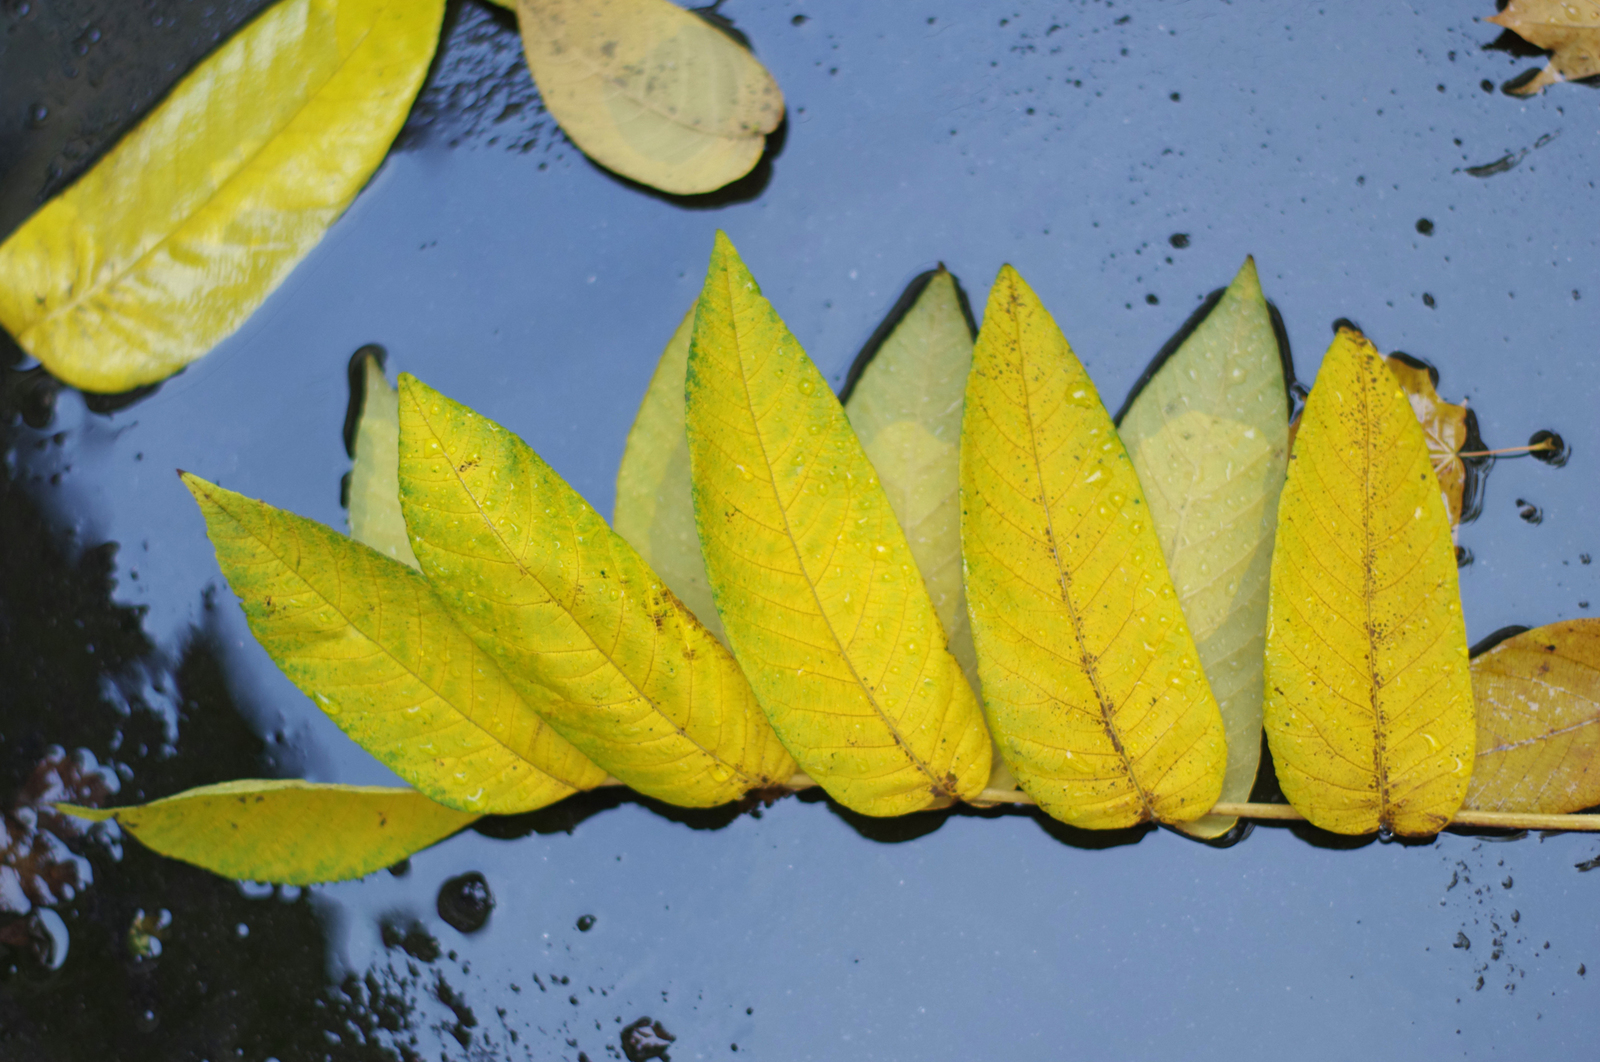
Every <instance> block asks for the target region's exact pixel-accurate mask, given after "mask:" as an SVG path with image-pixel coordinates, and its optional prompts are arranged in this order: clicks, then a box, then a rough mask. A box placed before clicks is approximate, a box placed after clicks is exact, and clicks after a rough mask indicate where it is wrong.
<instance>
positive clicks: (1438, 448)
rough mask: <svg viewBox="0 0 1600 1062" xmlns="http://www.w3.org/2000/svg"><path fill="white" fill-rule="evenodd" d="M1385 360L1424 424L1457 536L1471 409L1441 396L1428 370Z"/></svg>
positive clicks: (1394, 358)
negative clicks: (1468, 421) (1453, 403)
mask: <svg viewBox="0 0 1600 1062" xmlns="http://www.w3.org/2000/svg"><path fill="white" fill-rule="evenodd" d="M1384 360H1385V361H1387V362H1388V363H1389V369H1390V371H1392V372H1393V373H1394V375H1395V378H1396V379H1398V380H1399V381H1400V389H1401V390H1402V391H1404V392H1405V393H1406V398H1408V399H1410V401H1411V409H1412V411H1413V412H1415V413H1416V415H1417V420H1419V421H1421V422H1422V434H1423V437H1424V438H1425V439H1426V440H1427V442H1428V456H1429V457H1430V458H1431V459H1432V460H1433V473H1434V475H1436V476H1438V477H1439V487H1440V490H1441V491H1442V492H1443V493H1444V508H1445V511H1446V512H1447V513H1449V514H1450V533H1451V535H1452V536H1454V534H1455V531H1456V527H1457V525H1459V524H1460V523H1461V499H1462V495H1463V494H1464V493H1465V491H1466V487H1467V466H1466V463H1465V462H1464V461H1462V459H1461V451H1462V449H1463V448H1464V447H1465V446H1466V445H1467V436H1468V435H1469V434H1470V432H1469V430H1468V426H1467V407H1466V406H1465V405H1459V406H1457V405H1452V404H1451V403H1449V402H1446V401H1445V400H1444V399H1442V398H1440V397H1439V392H1438V391H1436V390H1434V385H1433V375H1432V374H1431V373H1430V372H1429V371H1428V369H1427V367H1426V366H1422V365H1416V364H1413V363H1412V362H1410V361H1409V360H1407V359H1405V358H1402V357H1400V356H1398V355H1395V354H1391V355H1389V356H1388V357H1387V358H1385V359H1384Z"/></svg>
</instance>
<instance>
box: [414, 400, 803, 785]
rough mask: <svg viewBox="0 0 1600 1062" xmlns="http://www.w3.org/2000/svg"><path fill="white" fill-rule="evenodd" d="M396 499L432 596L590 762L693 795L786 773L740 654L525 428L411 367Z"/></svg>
mask: <svg viewBox="0 0 1600 1062" xmlns="http://www.w3.org/2000/svg"><path fill="white" fill-rule="evenodd" d="M400 502H401V506H402V508H403V509H404V511H405V517H406V526H407V527H408V528H409V529H410V532H411V543H412V547H413V548H414V549H415V550H416V553H417V559H418V560H420V561H421V562H422V570H423V571H424V572H426V573H427V576H428V579H429V581H430V583H431V584H432V585H433V587H434V589H435V590H436V592H437V593H438V595H439V597H440V599H441V600H442V601H443V602H444V603H445V605H446V606H447V607H448V608H450V609H451V610H452V612H453V613H454V614H455V616H456V618H457V619H458V620H459V621H460V623H461V625H462V627H463V628H465V629H466V631H467V632H468V634H470V635H471V637H472V639H473V640H474V641H475V642H476V643H477V645H478V647H479V648H481V649H482V650H483V651H484V652H486V653H488V654H489V655H490V656H491V657H493V658H494V659H495V660H496V661H498V662H499V663H500V665H501V667H502V668H503V669H504V670H505V672H506V674H507V675H508V677H509V678H510V679H511V680H512V682H513V684H514V685H515V686H517V688H518V689H519V690H521V691H522V692H523V696H524V697H525V698H527V699H528V700H529V701H530V702H532V703H537V704H538V705H539V710H540V713H541V714H542V715H543V716H544V718H545V719H546V720H547V721H548V722H549V723H550V725H551V726H553V727H555V729H556V730H557V731H558V732H559V733H561V734H562V736H564V737H565V738H566V739H567V740H568V741H570V742H572V744H573V745H575V746H577V748H578V749H579V750H580V751H581V752H583V753H584V754H585V755H586V756H588V757H589V758H590V759H591V760H593V761H594V762H595V763H597V764H599V765H600V766H601V767H604V768H605V769H606V770H608V771H610V772H611V774H613V775H615V776H616V777H617V778H619V779H621V780H622V781H623V782H625V783H627V784H628V785H629V786H632V787H633V788H634V789H636V790H638V791H639V792H641V793H644V794H645V795H646V796H653V797H656V798H657V799H660V800H665V801H667V802H668V803H672V804H681V805H686V806H690V807H709V806H712V805H715V804H722V803H725V802H727V801H730V800H736V799H738V798H739V797H740V796H742V795H744V794H745V793H747V792H749V791H750V790H752V789H759V788H764V787H767V786H772V785H780V784H783V783H786V782H787V781H788V780H789V778H790V777H791V776H792V774H793V773H794V761H793V760H792V759H790V757H789V754H788V753H787V752H785V751H784V749H783V746H782V745H781V744H780V743H779V741H778V738H777V735H775V734H774V733H773V732H772V727H771V726H770V725H769V724H768V723H767V720H766V718H765V717H764V716H763V715H762V714H761V710H760V708H759V706H758V705H757V704H756V700H755V696H754V695H753V694H752V693H751V691H750V685H749V683H747V682H746V681H745V678H744V676H743V674H741V673H740V671H739V666H738V664H736V663H735V662H734V660H733V657H732V656H730V655H729V654H728V651H727V650H726V649H724V648H723V647H722V644H721V643H720V642H718V641H717V640H716V639H715V638H713V637H712V636H711V635H710V633H709V632H707V631H706V629H705V628H704V627H703V626H701V625H700V623H699V622H697V621H696V620H695V618H694V616H693V615H691V614H690V613H689V611H688V609H686V608H684V607H683V605H682V604H681V603H680V602H679V601H678V599H677V598H676V597H675V596H674V595H673V593H672V591H671V590H669V589H667V587H666V586H665V584H663V583H662V582H661V580H660V578H659V577H657V576H656V574H655V573H654V572H653V571H651V570H650V567H649V565H647V564H646V563H645V562H644V561H643V560H641V559H640V557H639V555H638V553H636V552H635V551H634V549H633V547H631V546H629V545H628V543H627V542H625V541H624V540H623V539H622V537H621V536H620V535H617V534H616V533H615V532H613V531H612V530H611V529H610V528H609V527H607V526H606V522H605V521H604V520H603V519H601V517H600V514H599V513H597V512H595V511H594V509H593V508H591V507H590V506H589V504H588V503H587V502H585V501H584V500H583V499H582V498H581V497H579V496H578V494H577V492H575V491H574V490H573V489H572V488H571V487H569V486H567V484H566V483H565V482H563V481H562V479H561V477H559V476H557V475H556V474H555V472H554V471H553V470H552V469H551V468H550V466H549V465H547V464H545V463H544V461H543V460H541V459H540V457H539V455H538V454H536V453H534V452H533V450H532V449H530V448H529V447H528V445H527V444H526V443H524V442H523V441H522V440H521V439H519V438H517V437H516V436H515V435H513V434H511V433H510V432H509V431H506V430H505V429H504V428H502V427H501V426H500V425H498V424H495V423H494V422H493V421H490V420H488V419H486V418H484V417H481V416H479V415H478V414H476V413H474V412H472V411H471V410H469V409H467V408H466V407H465V406H462V405H460V404H459V403H456V402H452V401H451V400H450V399H448V398H446V397H444V396H443V395H441V394H439V393H438V392H436V391H433V390H432V389H430V388H428V387H427V386H425V385H423V384H422V383H420V382H418V381H417V380H416V379H415V378H413V377H411V376H404V375H403V376H401V377H400Z"/></svg>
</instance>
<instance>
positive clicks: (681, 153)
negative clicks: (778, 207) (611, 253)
mask: <svg viewBox="0 0 1600 1062" xmlns="http://www.w3.org/2000/svg"><path fill="white" fill-rule="evenodd" d="M517 14H518V24H519V25H520V27H521V29H522V46H523V50H524V51H525V52H526V53H527V56H528V69H529V70H530V71H531V72H532V73H533V80H534V81H535V83H537V84H538V86H539V97H540V99H541V100H542V101H543V103H544V105H545V107H546V108H548V109H549V111H550V114H551V115H552V116H553V117H554V118H555V120H556V121H557V122H559V123H560V125H561V131H562V132H564V133H566V134H567V135H568V136H569V137H571V138H572V142H573V143H575V144H577V145H578V147H579V148H580V149H582V151H583V152H584V154H586V155H588V156H590V157H591V158H593V159H594V160H595V161H596V162H598V163H600V164H601V165H602V166H605V167H607V168H609V169H612V170H615V171H616V172H617V173H620V174H622V175H623V176H624V177H629V178H632V179H633V180H636V181H640V182H642V183H644V184H648V185H651V186H653V187H655V188H659V189H661V190H662V191H664V192H672V193H674V194H678V195H691V194H696V193H700V192H710V191H715V190H716V189H718V188H721V187H722V186H723V185H725V184H728V183H729V182H731V181H734V180H737V179H738V178H740V177H743V176H744V175H745V174H747V173H749V172H750V170H751V169H752V168H754V166H755V164H756V162H757V160H758V159H760V158H761V151H762V148H763V147H764V146H765V144H766V137H767V134H768V133H771V132H772V131H773V130H775V129H777V128H778V123H779V122H781V121H782V120H783V93H782V92H780V91H779V89H778V84H777V82H775V81H773V80H772V75H771V74H769V73H768V72H767V69H766V67H764V66H762V65H761V64H760V63H759V62H757V61H756V58H755V56H753V55H751V54H750V52H749V51H748V50H747V49H745V48H742V47H740V46H739V45H738V44H736V43H735V42H734V41H733V40H732V39H731V38H730V37H728V36H727V35H726V34H724V33H723V32H722V31H720V30H718V29H716V28H715V27H713V26H711V25H710V24H709V23H707V22H706V21H705V20H704V19H702V18H699V17H697V16H696V15H693V14H690V13H689V12H688V11H685V10H684V9H683V8H681V7H678V6H677V5H676V4H672V3H668V2H667V0H518V3H517Z"/></svg>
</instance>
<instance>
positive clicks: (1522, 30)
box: [1486, 0, 1600, 96]
mask: <svg viewBox="0 0 1600 1062" xmlns="http://www.w3.org/2000/svg"><path fill="white" fill-rule="evenodd" d="M1486 21H1489V22H1493V23H1494V24H1495V25H1497V26H1504V27H1505V28H1506V29H1508V30H1510V31H1511V32H1513V33H1515V34H1516V35H1517V36H1519V37H1521V38H1522V39H1523V40H1525V41H1527V42H1528V43H1529V44H1534V45H1537V46H1538V47H1540V48H1548V49H1549V50H1551V51H1553V52H1554V53H1555V54H1554V55H1552V56H1551V57H1550V62H1549V63H1547V64H1546V65H1545V67H1544V69H1543V70H1540V71H1539V73H1538V74H1537V75H1535V76H1534V78H1533V80H1531V81H1528V82H1527V83H1525V84H1522V85H1518V86H1517V87H1515V88H1513V89H1512V90H1511V91H1512V92H1514V93H1516V94H1517V95H1518V96H1531V95H1532V94H1534V93H1535V92H1543V91H1544V90H1545V88H1546V87H1548V86H1550V85H1554V84H1556V83H1557V82H1560V81H1576V80H1577V79H1578V78H1582V77H1593V76H1594V75H1596V74H1600V0H1511V2H1510V3H1509V4H1507V5H1506V7H1505V10H1504V11H1501V12H1500V13H1499V14H1498V15H1491V16H1490V17H1489V18H1488V19H1487V20H1486Z"/></svg>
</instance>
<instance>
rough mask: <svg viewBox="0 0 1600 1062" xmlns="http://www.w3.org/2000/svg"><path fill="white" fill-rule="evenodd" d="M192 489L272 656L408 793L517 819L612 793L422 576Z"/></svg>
mask: <svg viewBox="0 0 1600 1062" xmlns="http://www.w3.org/2000/svg"><path fill="white" fill-rule="evenodd" d="M184 484H185V485H186V486H188V488H189V490H190V491H191V492H192V493H193V494H194V496H195V500H196V501H198V502H199V503H200V511H201V512H202V513H204V514H205V518H206V528H207V531H208V532H209V533H210V535H211V541H212V544H213V545H214V546H215V547H216V550H217V562H218V564H220V565H221V567H222V572H223V574H224V575H225V576H227V578H228V583H229V585H231V586H232V587H233V591H234V593H235V594H237V595H238V596H239V600H240V602H241V603H242V604H243V606H244V613H245V618H246V619H248V620H249V622H250V630H251V632H252V633H254V634H255V636H256V640H257V641H259V642H260V643H261V646H262V648H264V649H265V650H266V651H267V655H269V656H271V657H272V659H273V660H274V661H275V662H276V663H277V664H278V666H279V667H280V668H282V669H283V673H284V674H285V675H287V676H288V677H289V679H290V681H292V682H293V683H294V684H295V685H296V686H298V687H299V688H300V689H301V690H302V691H303V692H304V693H305V694H306V695H307V696H309V697H310V698H311V699H312V700H313V701H314V702H316V704H317V706H318V707H320V708H321V709H322V710H323V711H324V712H326V713H327V714H328V716H329V718H331V719H332V720H333V721H334V722H335V723H337V724H338V725H339V727H340V729H342V730H343V731H344V732H345V733H347V734H349V735H350V736H351V737H352V738H354V739H355V740H356V741H357V742H358V743H359V744H360V745H361V746H362V747H364V748H365V749H367V751H369V752H371V753H372V754H373V755H374V756H376V757H377V758H378V759H379V760H381V761H383V763H384V764H385V765H387V766H388V767H389V768H390V769H391V770H393V771H394V772H395V773H396V774H398V775H399V776H400V777H402V778H404V779H405V780H406V781H407V782H409V783H411V784H412V785H414V786H416V787H417V789H419V790H420V791H422V792H423V793H424V794H426V795H427V796H429V797H431V798H433V799H434V800H437V801H439V802H440V803H443V804H447V805H449V806H451V807H455V808H460V809H462V810H464V811H472V812H476V813H479V814H485V813H494V814H511V813H515V812H519V811H530V810H532V809H534V808H539V807H543V806H545V805H546V804H550V803H553V802H554V801H557V800H560V799H561V798H562V797H564V796H567V795H569V794H571V793H573V792H575V791H577V790H579V789H588V788H590V787H592V786H595V785H598V784H600V782H602V781H604V779H605V772H604V771H602V770H600V769H599V768H598V767H596V766H595V765H594V764H592V763H590V762H589V761H588V760H586V759H585V758H584V757H583V756H582V755H581V754H580V753H579V752H578V751H577V750H576V749H574V748H573V747H572V746H571V745H569V744H568V743H567V742H566V741H564V740H562V738H561V737H560V736H559V735H558V734H556V733H555V732H554V731H553V730H551V728H550V727H549V726H548V725H546V724H545V722H544V721H543V720H542V719H541V718H540V717H539V716H538V715H537V714H536V713H535V710H534V707H533V706H532V705H534V704H539V703H540V702H538V701H532V702H530V701H528V700H525V699H524V698H523V697H522V696H520V695H519V693H518V691H516V690H515V689H513V687H512V685H511V684H510V683H509V682H508V681H507V680H506V678H505V676H504V675H503V674H502V673H501V671H500V669H499V668H498V667H496V666H495V664H494V662H493V661H492V660H491V659H490V658H489V657H488V656H486V655H485V654H484V653H482V652H481V651H480V650H478V648H477V647H476V646H474V645H473V643H472V641H471V640H470V639H469V638H468V637H467V636H466V634H465V633H464V632H463V631H462V630H461V628H460V627H458V626H457V625H456V623H455V621H454V620H453V619H452V618H451V617H450V614H449V613H448V612H447V611H446V610H445V608H444V606H443V605H441V604H440V603H439V601H438V599H437V597H436V596H435V595H434V593H433V591H432V590H431V589H430V588H429V586H428V583H427V581H426V580H425V579H423V578H422V576H420V575H418V574H417V573H416V572H414V571H412V570H411V569H409V568H407V567H405V566H404V565H402V564H400V563H399V562H398V561H394V560H391V559H390V558H388V557H384V556H382V555H381V554H379V553H377V552H376V551H374V550H372V549H369V548H368V547H366V546H363V545H361V544H360V543H359V542H356V541H354V540H353V539H350V538H346V537H345V536H344V535H341V534H339V533H338V532H337V531H333V530H331V529H329V528H326V527H323V526H322V525H321V524H318V523H315V522H314V521H311V520H307V519H305V518H304V517H301V516H296V515H294V514H293V513H286V512H283V511H282V510H279V509H274V508H272V507H271V506H270V505H266V504H265V503H263V502H258V501H254V500H252V499H250V498H246V497H244V496H243V495H240V494H235V493H234V492H233V491H229V490H223V489H222V488H221V487H218V486H215V485H213V484H210V483H207V482H206V481H205V480H203V479H200V478H199V477H197V476H190V475H185V476H184ZM549 699H550V698H548V697H546V698H545V700H547V701H548V700H549Z"/></svg>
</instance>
